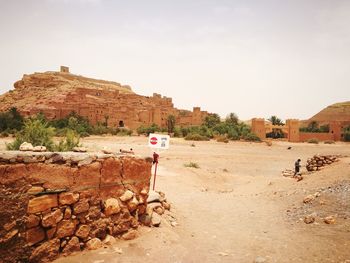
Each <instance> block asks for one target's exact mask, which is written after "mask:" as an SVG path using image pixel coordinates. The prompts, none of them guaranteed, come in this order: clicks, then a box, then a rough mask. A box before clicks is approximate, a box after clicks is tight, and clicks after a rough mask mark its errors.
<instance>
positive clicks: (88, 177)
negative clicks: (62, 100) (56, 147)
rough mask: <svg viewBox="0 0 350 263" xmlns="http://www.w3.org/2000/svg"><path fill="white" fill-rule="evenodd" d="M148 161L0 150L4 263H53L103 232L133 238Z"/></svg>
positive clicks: (101, 236) (144, 199) (92, 245)
mask: <svg viewBox="0 0 350 263" xmlns="http://www.w3.org/2000/svg"><path fill="white" fill-rule="evenodd" d="M151 166H152V164H151V162H150V160H147V159H142V158H137V157H131V156H123V155H120V156H117V155H112V154H99V153H98V154H90V153H34V152H0V254H1V259H2V262H44V261H51V260H53V259H55V258H57V257H58V256H59V255H61V254H63V255H68V254H70V253H72V252H76V251H80V250H82V249H85V248H96V247H99V246H101V244H102V243H101V242H102V241H103V240H104V239H106V237H107V238H108V237H110V236H114V237H120V238H124V239H130V238H132V237H133V236H134V234H133V231H134V230H133V229H135V228H137V227H138V225H139V217H140V216H142V215H143V214H144V213H145V211H146V207H147V197H148V192H149V183H150V177H151ZM134 232H135V231H134Z"/></svg>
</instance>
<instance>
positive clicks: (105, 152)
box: [101, 147, 113, 154]
mask: <svg viewBox="0 0 350 263" xmlns="http://www.w3.org/2000/svg"><path fill="white" fill-rule="evenodd" d="M101 152H103V153H104V154H112V153H113V152H112V150H111V149H108V148H106V147H103V148H102V150H101Z"/></svg>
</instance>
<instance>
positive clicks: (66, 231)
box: [56, 220, 75, 238]
mask: <svg viewBox="0 0 350 263" xmlns="http://www.w3.org/2000/svg"><path fill="white" fill-rule="evenodd" d="M74 232H75V223H74V222H73V221H72V220H62V221H61V222H59V223H58V225H57V233H56V236H57V237H58V238H62V237H68V236H72V235H73V234H74Z"/></svg>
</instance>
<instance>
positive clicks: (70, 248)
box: [62, 237, 80, 255]
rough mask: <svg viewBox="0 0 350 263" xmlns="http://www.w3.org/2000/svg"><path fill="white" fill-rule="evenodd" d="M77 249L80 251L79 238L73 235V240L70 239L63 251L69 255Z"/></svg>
mask: <svg viewBox="0 0 350 263" xmlns="http://www.w3.org/2000/svg"><path fill="white" fill-rule="evenodd" d="M77 251H80V243H79V238H77V237H72V238H71V240H69V241H68V243H67V245H66V246H65V247H64V249H63V251H62V252H63V254H64V255H69V254H71V253H73V252H77Z"/></svg>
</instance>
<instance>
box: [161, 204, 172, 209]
mask: <svg viewBox="0 0 350 263" xmlns="http://www.w3.org/2000/svg"><path fill="white" fill-rule="evenodd" d="M162 206H163V207H164V209H166V210H170V207H171V206H170V204H169V203H167V202H162Z"/></svg>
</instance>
